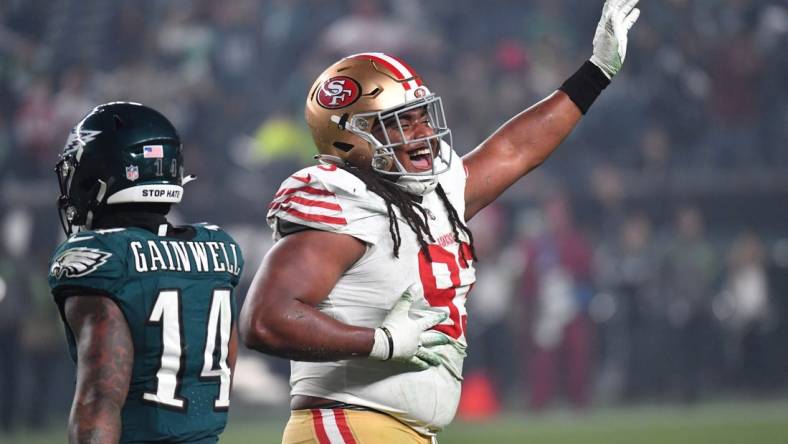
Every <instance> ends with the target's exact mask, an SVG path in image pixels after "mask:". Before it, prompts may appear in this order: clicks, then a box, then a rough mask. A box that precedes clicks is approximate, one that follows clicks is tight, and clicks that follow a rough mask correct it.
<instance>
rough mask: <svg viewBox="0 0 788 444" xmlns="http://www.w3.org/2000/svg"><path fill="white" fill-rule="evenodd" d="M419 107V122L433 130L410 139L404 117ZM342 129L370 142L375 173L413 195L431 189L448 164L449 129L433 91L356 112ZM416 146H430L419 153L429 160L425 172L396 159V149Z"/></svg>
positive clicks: (449, 148)
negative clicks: (401, 102) (390, 105)
mask: <svg viewBox="0 0 788 444" xmlns="http://www.w3.org/2000/svg"><path fill="white" fill-rule="evenodd" d="M425 89H426V88H425ZM418 109H424V111H425V112H424V117H423V121H422V122H420V124H424V125H428V126H429V127H430V128H432V130H433V132H432V134H431V135H428V136H425V137H419V138H412V139H409V138H408V137H407V136H406V134H405V130H404V128H403V125H404V124H406V122H403V120H404V119H403V116H404V115H405V114H406V113H408V112H410V111H413V110H418ZM345 129H346V130H348V131H350V132H352V133H353V134H355V135H357V136H358V137H360V138H362V139H363V140H364V141H366V142H367V143H369V145H370V148H371V150H372V164H371V167H372V169H373V170H374V171H375V172H377V173H379V174H382V175H384V176H386V177H388V178H389V179H391V180H392V181H393V182H394V183H396V184H397V185H399V186H401V187H403V188H405V189H406V191H408V192H410V193H412V194H417V195H423V194H426V193H428V192H430V191H432V190H434V189H435V187H436V186H437V184H438V180H437V176H438V175H439V174H441V173H444V172H446V171H447V170H448V169H449V166H450V165H451V160H452V149H451V142H452V140H451V130H450V129H449V127H448V125H447V124H446V117H445V114H444V112H443V104H442V102H441V99H440V97H438V96H436V95H434V94H429V95H426V96H425V97H423V98H421V99H417V100H415V101H411V102H409V103H407V104H405V105H404V106H397V107H394V108H389V109H384V110H381V111H376V112H369V113H358V114H355V115H354V116H352V117H351V118H350V119H349V122H348V124H347V125H346V127H345ZM392 135H398V136H396V137H392ZM419 145H424V148H429V150H428V153H426V152H422V153H420V154H419V156H418V157H421V159H420V160H419V161H420V162H428V163H429V168H428V169H425V170H424V171H415V172H414V171H408V170H407V169H406V167H405V166H404V165H403V164H402V162H400V160H399V159H398V158H397V156H396V152H397V150H404V149H410V150H412V151H413V152H414V155H415V152H416V151H418V150H415V149H414V148H415V147H418V146H419ZM406 147H407V148H406ZM424 156H427V157H424Z"/></svg>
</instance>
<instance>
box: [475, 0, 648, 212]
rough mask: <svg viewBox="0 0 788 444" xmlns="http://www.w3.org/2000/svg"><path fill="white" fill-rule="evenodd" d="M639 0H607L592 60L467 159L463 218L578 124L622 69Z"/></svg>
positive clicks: (533, 164)
mask: <svg viewBox="0 0 788 444" xmlns="http://www.w3.org/2000/svg"><path fill="white" fill-rule="evenodd" d="M637 3H638V0H607V1H606V2H605V5H604V7H603V9H602V18H601V19H600V21H599V25H598V26H597V29H596V33H595V35H594V52H593V56H592V57H591V59H590V60H589V61H588V62H586V63H585V64H584V65H583V66H582V67H581V68H580V69H579V70H578V71H577V73H575V74H574V75H573V76H572V77H570V78H569V79H568V80H567V81H566V82H565V83H564V84H563V85H562V86H561V88H560V90H559V91H556V92H555V93H553V94H552V95H550V96H549V97H547V98H546V99H544V100H542V101H541V102H539V103H537V104H536V105H534V106H532V107H530V108H528V109H526V110H525V111H523V112H521V113H520V114H518V115H516V116H514V117H513V118H512V119H510V120H509V121H508V122H506V123H505V124H504V125H503V126H502V127H500V128H499V129H498V130H497V131H495V133H493V134H492V135H491V136H490V137H489V138H488V139H487V140H485V141H484V142H482V144H481V145H479V146H478V147H477V148H476V149H474V150H473V151H472V152H470V153H468V154H467V155H466V156H465V157H464V158H463V161H464V163H465V167H466V169H467V171H468V181H467V183H466V187H465V201H466V206H465V220H469V219H470V218H472V217H473V216H474V215H475V214H476V213H477V212H479V210H481V209H482V208H484V207H485V206H487V205H488V204H489V203H490V202H492V201H493V200H495V199H496V198H497V197H498V196H499V195H500V194H501V193H503V192H504V191H505V190H506V189H507V188H509V186H511V185H512V184H513V183H514V182H516V181H517V180H518V179H520V178H521V177H523V176H524V175H526V174H528V172H530V171H531V170H533V169H534V168H536V167H537V166H539V165H541V164H542V162H544V161H545V160H546V159H547V158H548V157H549V156H550V154H552V152H553V151H555V149H556V148H558V145H560V144H561V142H562V141H563V140H564V139H565V138H566V137H567V136H568V135H569V133H570V132H571V131H572V129H573V128H574V127H575V125H577V123H578V122H579V121H580V118H581V117H582V115H583V114H585V112H586V111H587V110H588V108H589V107H590V106H591V104H592V103H593V101H594V99H595V98H596V97H597V96H598V95H599V94H600V93H601V92H602V90H603V89H604V88H605V87H606V86H607V85H608V84H609V83H610V79H611V78H612V77H613V76H614V75H615V74H616V73H617V72H618V70H619V69H621V65H622V63H623V61H624V58H625V56H626V45H627V32H628V31H629V29H630V28H631V27H632V25H633V24H634V23H635V21H636V20H637V18H638V16H639V14H640V11H639V10H638V9H636V8H635V6H636V5H637Z"/></svg>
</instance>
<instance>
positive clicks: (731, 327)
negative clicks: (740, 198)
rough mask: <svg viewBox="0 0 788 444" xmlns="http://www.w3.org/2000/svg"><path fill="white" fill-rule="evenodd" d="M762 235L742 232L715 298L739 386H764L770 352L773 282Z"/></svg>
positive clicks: (731, 370) (732, 373) (729, 362)
mask: <svg viewBox="0 0 788 444" xmlns="http://www.w3.org/2000/svg"><path fill="white" fill-rule="evenodd" d="M765 262H766V257H765V251H764V246H763V243H762V241H761V239H760V238H759V237H758V236H757V235H756V234H754V233H752V232H743V233H740V234H739V235H738V236H737V237H736V239H735V241H734V243H733V245H732V247H731V249H730V251H729V252H728V269H727V274H726V278H725V282H724V286H723V290H722V292H721V293H720V295H719V297H718V298H717V300H716V301H715V314H717V316H718V317H719V318H720V319H721V320H722V322H723V326H724V328H725V336H726V338H725V339H726V344H725V345H726V350H725V351H726V358H727V359H726V361H727V362H726V364H727V366H726V367H727V370H728V372H729V375H730V376H731V377H732V379H733V382H734V383H735V384H736V385H737V386H744V387H751V388H755V387H763V386H764V385H765V384H766V383H767V382H768V379H769V378H768V376H767V374H766V372H767V368H768V366H767V365H766V360H767V359H768V354H767V352H766V350H765V347H766V334H767V333H768V331H767V329H768V327H769V321H770V316H769V283H768V281H767V277H766V263H765Z"/></svg>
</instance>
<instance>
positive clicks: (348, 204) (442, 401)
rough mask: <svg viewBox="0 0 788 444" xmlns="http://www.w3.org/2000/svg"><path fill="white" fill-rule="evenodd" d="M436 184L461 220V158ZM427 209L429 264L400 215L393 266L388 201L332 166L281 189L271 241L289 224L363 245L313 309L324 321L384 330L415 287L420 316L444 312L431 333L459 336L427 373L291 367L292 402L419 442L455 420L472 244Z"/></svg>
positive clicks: (430, 202) (343, 365)
mask: <svg viewBox="0 0 788 444" xmlns="http://www.w3.org/2000/svg"><path fill="white" fill-rule="evenodd" d="M439 179H440V183H441V185H442V187H443V189H444V190H445V191H446V195H447V197H448V198H449V201H450V202H451V204H452V205H453V206H454V208H455V209H456V211H457V213H458V214H459V215H460V218H462V217H463V214H464V212H465V197H464V195H465V180H466V175H465V170H464V167H463V164H462V160H461V159H460V157H459V156H457V155H456V154H454V160H453V162H452V166H451V168H450V169H449V171H447V172H445V173H443V174H441V175H440V176H439ZM422 207H423V208H425V209H426V210H427V214H428V215H429V221H428V223H429V226H430V230H431V231H432V234H433V237H434V238H435V242H434V243H431V245H429V251H430V255H431V256H432V262H431V263H430V262H429V261H428V260H427V259H426V257H425V256H424V254H423V253H422V252H421V251H420V248H419V244H418V241H417V239H416V234H415V233H414V232H413V231H412V230H411V229H410V227H409V226H408V225H407V222H406V221H405V220H404V219H402V218H401V217H399V212H397V215H398V219H399V230H400V234H401V236H402V244H401V246H400V249H399V258H396V257H394V254H393V241H392V239H391V234H390V231H389V219H388V215H387V210H386V204H385V202H384V201H383V199H382V198H381V197H380V196H378V195H377V194H375V193H373V192H371V191H369V190H367V187H366V185H365V184H364V183H363V182H362V181H361V180H360V179H358V178H357V177H355V176H354V175H352V174H351V173H349V172H347V171H344V170H342V169H338V168H336V167H334V166H326V165H321V166H312V167H308V168H305V169H303V170H301V171H299V172H298V173H296V174H294V175H292V176H291V177H290V178H288V179H287V180H285V181H284V182H283V184H282V187H281V188H280V190H279V192H278V193H277V194H276V197H275V198H274V201H273V202H272V203H271V205H270V207H269V212H268V222H269V224H270V225H271V226H272V228H273V229H274V233H275V234H274V240H278V239H277V238H278V236H279V234H278V233H279V230H278V229H277V224H278V223H279V221H280V220H285V221H289V222H292V223H296V224H300V225H304V226H307V227H310V228H314V229H318V230H324V231H330V232H335V233H342V234H347V235H350V236H353V237H356V238H358V239H360V240H361V241H363V242H364V243H365V244H366V245H367V250H366V253H365V254H364V256H363V257H362V258H361V259H359V260H358V261H357V262H356V263H355V264H354V265H353V266H352V267H351V268H350V269H349V270H348V271H347V272H346V273H345V274H344V275H342V277H341V278H340V279H339V282H337V284H336V286H335V287H334V288H333V290H332V291H331V293H330V294H329V295H328V297H327V298H326V299H325V300H324V301H323V302H321V303H320V304H319V305H318V306H317V308H318V309H319V310H320V311H321V312H323V313H325V314H327V315H329V316H332V317H333V318H335V319H337V320H339V321H341V322H343V323H346V324H350V325H356V326H363V327H370V328H374V327H378V326H380V324H381V323H382V322H383V319H384V318H385V316H386V315H387V314H388V312H389V310H390V309H391V307H392V306H393V305H394V303H395V302H396V301H397V300H398V299H399V297H400V296H401V294H402V293H403V292H404V291H405V290H406V289H407V288H408V286H410V285H411V284H412V283H414V282H417V283H420V284H421V288H422V289H423V291H424V297H423V298H421V299H420V300H417V301H416V302H414V307H418V306H419V305H421V306H422V307H425V306H431V307H433V308H434V309H439V310H444V311H446V312H447V313H448V314H449V317H448V318H447V319H446V320H445V321H444V322H443V323H441V324H440V325H437V326H436V327H435V328H434V329H435V330H438V331H441V332H443V333H444V334H447V335H449V336H451V337H453V338H454V339H456V340H457V344H458V345H455V346H452V345H445V346H441V347H440V348H439V349H438V350H437V352H438V354H439V355H440V356H441V358H442V361H443V365H440V366H437V367H431V368H429V369H428V370H424V371H417V370H414V369H413V368H411V367H408V366H406V365H405V364H401V363H396V362H382V361H375V360H371V359H351V360H344V361H335V362H302V361H292V362H291V375H290V385H291V387H292V392H291V394H292V395H308V396H317V397H321V398H327V399H332V400H335V401H339V402H345V403H349V404H356V405H361V406H365V407H369V408H371V409H375V410H378V411H381V412H384V413H387V414H390V415H392V416H394V417H396V418H397V419H399V420H400V421H402V422H403V423H405V424H407V425H409V426H411V427H413V428H414V429H415V430H416V431H418V432H420V433H423V434H434V433H436V432H438V431H439V430H441V429H442V428H443V427H444V426H446V425H447V424H448V423H449V422H451V420H452V419H453V418H454V414H455V412H456V410H457V404H458V403H459V399H460V380H461V379H462V377H461V374H462V361H463V358H464V357H465V346H466V340H465V326H466V320H467V316H466V311H465V298H466V295H467V293H468V290H470V287H471V285H472V284H473V283H474V281H475V279H476V278H475V272H474V267H473V264H472V261H471V258H470V256H471V255H470V250H469V249H468V247H467V241H468V240H467V239H465V238H462V240H463V241H464V242H463V243H462V244H460V243H458V242H456V241H455V238H454V235H453V232H452V228H451V222H450V221H449V215H448V212H447V210H446V208H445V207H444V205H443V202H442V201H441V199H440V197H439V196H438V194H437V192H434V191H433V192H431V193H429V194H427V195H426V196H424V200H423V202H422ZM395 208H396V207H395ZM460 235H461V236H462V232H461V231H460ZM315 248H320V246H319V245H317V246H315ZM461 249H463V250H464V254H463V253H462V252H461Z"/></svg>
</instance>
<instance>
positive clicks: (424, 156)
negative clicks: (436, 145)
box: [408, 147, 432, 171]
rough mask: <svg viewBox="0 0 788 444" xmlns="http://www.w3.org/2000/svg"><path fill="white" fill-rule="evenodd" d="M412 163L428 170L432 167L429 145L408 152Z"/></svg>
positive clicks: (423, 169)
mask: <svg viewBox="0 0 788 444" xmlns="http://www.w3.org/2000/svg"><path fill="white" fill-rule="evenodd" d="M408 157H409V158H410V163H411V165H413V167H414V168H416V169H417V170H421V171H426V170H429V169H431V168H432V153H431V152H430V149H429V147H423V148H418V149H415V150H413V151H410V152H408Z"/></svg>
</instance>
